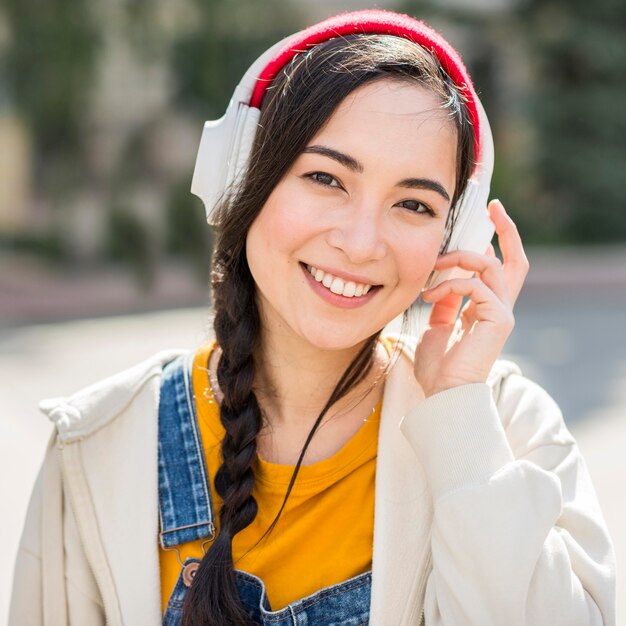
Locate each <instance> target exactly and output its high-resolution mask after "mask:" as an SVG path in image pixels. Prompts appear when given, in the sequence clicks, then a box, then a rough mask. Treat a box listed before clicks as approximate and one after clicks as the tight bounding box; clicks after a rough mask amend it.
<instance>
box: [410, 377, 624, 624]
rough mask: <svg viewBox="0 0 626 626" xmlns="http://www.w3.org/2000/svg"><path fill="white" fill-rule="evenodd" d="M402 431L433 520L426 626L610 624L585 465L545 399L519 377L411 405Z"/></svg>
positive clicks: (603, 552) (602, 534)
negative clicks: (421, 472)
mask: <svg viewBox="0 0 626 626" xmlns="http://www.w3.org/2000/svg"><path fill="white" fill-rule="evenodd" d="M401 429H402V431H403V433H404V434H405V436H406V437H407V439H408V440H409V442H410V444H411V446H412V447H413V449H414V450H415V452H416V454H417V456H418V458H419V459H420V462H421V463H422V464H423V466H424V469H425V472H426V476H427V480H428V482H429V485H430V488H431V492H432V497H433V504H434V520H433V526H432V535H431V551H432V572H431V573H430V575H429V578H428V582H427V585H426V592H425V600H424V621H425V624H426V625H427V626H474V625H475V626H479V625H480V626H489V625H493V626H502V625H504V624H506V625H507V626H553V625H554V624H564V625H568V626H578V625H580V626H583V625H585V626H589V625H604V626H613V625H614V624H615V568H614V556H613V548H612V544H611V540H610V538H609V535H608V532H607V529H606V526H605V523H604V520H603V518H602V514H601V511H600V507H599V505H598V501H597V498H596V495H595V492H594V489H593V486H592V484H591V480H590V477H589V474H588V471H587V468H586V465H585V462H584V460H583V458H582V456H581V454H580V452H579V450H578V447H577V445H576V442H575V441H574V439H573V437H572V436H571V434H570V433H569V431H568V430H567V428H566V426H565V424H564V422H563V418H562V416H561V412H560V410H559V408H558V407H557V405H556V403H555V402H554V400H552V398H551V397H550V396H549V395H548V394H547V393H546V392H545V391H544V390H543V389H542V388H541V387H539V386H538V385H536V384H534V383H532V382H531V381H529V380H528V379H526V378H525V377H523V376H522V375H521V374H519V373H512V374H511V373H509V375H508V376H506V377H505V378H504V380H503V381H502V383H501V384H500V385H499V387H498V388H497V389H496V391H494V392H492V389H491V388H490V387H489V385H487V384H482V383H478V384H470V385H463V386H461V387H456V388H453V389H449V390H446V391H443V392H440V393H438V394H435V395H433V396H431V397H429V398H427V399H426V400H424V401H423V402H422V403H420V404H419V405H418V406H416V407H415V408H414V409H413V410H412V411H411V412H410V413H409V414H408V415H407V416H406V417H405V418H404V419H403V421H402V424H401Z"/></svg>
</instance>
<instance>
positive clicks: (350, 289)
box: [342, 282, 356, 298]
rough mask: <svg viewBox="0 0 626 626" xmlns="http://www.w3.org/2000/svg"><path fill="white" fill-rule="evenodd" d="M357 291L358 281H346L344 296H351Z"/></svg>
mask: <svg viewBox="0 0 626 626" xmlns="http://www.w3.org/2000/svg"><path fill="white" fill-rule="evenodd" d="M355 293H356V283H353V282H349V283H346V285H345V287H344V288H343V291H342V294H343V295H344V296H347V297H348V298H351V297H352V296H353V295H354V294H355Z"/></svg>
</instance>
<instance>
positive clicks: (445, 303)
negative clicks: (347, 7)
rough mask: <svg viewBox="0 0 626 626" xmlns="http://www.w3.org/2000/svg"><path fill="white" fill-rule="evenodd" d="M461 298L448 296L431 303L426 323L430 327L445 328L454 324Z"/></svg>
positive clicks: (452, 295)
mask: <svg viewBox="0 0 626 626" xmlns="http://www.w3.org/2000/svg"><path fill="white" fill-rule="evenodd" d="M461 302H463V296H457V295H454V294H449V295H448V296H447V297H445V298H441V299H440V300H438V301H437V302H433V306H432V309H431V311H430V317H429V320H428V323H429V325H430V326H446V325H449V324H454V323H455V322H456V318H457V316H458V314H459V308H460V306H461Z"/></svg>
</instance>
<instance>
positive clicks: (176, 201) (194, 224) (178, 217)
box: [165, 178, 213, 284]
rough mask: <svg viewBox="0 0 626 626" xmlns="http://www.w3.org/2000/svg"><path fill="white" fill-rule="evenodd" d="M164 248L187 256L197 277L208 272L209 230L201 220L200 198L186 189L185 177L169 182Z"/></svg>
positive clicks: (203, 277)
mask: <svg viewBox="0 0 626 626" xmlns="http://www.w3.org/2000/svg"><path fill="white" fill-rule="evenodd" d="M165 232H166V250H167V251H168V252H170V253H172V254H176V255H178V256H181V257H183V258H185V259H187V260H188V261H189V262H190V264H191V267H192V269H193V271H194V272H195V273H196V275H197V277H198V280H199V281H200V282H201V283H203V284H206V283H207V282H208V280H209V275H210V263H211V248H212V244H213V237H212V231H211V229H210V228H209V226H208V225H207V223H206V221H205V211H204V206H203V205H202V202H201V201H200V200H199V199H198V198H196V197H195V196H193V195H191V194H190V193H189V180H188V179H187V178H184V179H182V180H180V181H179V182H178V183H177V184H175V185H173V186H172V189H171V192H170V196H169V198H168V201H167V214H166V221H165Z"/></svg>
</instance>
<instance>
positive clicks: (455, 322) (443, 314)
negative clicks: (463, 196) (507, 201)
mask: <svg viewBox="0 0 626 626" xmlns="http://www.w3.org/2000/svg"><path fill="white" fill-rule="evenodd" d="M488 209H489V216H490V218H491V220H492V221H493V223H494V224H495V228H496V235H497V237H498V241H499V244H500V249H501V251H502V257H503V261H500V259H498V258H497V257H496V255H495V252H494V249H493V246H492V245H491V244H489V247H488V249H487V251H486V253H485V254H478V253H475V252H469V251H463V250H457V251H455V252H450V253H448V254H443V255H441V256H440V257H439V258H438V259H437V263H436V264H435V267H434V269H435V270H443V269H448V268H451V267H455V266H458V267H461V268H463V269H466V270H470V271H473V272H475V276H473V277H472V278H455V279H450V280H446V281H444V282H442V283H441V284H439V285H437V286H436V287H434V288H432V289H427V290H425V291H424V292H423V294H422V296H423V298H424V300H426V301H427V302H432V303H433V306H432V310H431V313H430V318H429V323H428V327H427V328H426V330H425V331H424V333H423V335H422V337H421V340H420V342H419V344H418V346H417V350H416V352H415V377H416V378H417V380H418V382H419V383H420V385H421V386H422V388H423V390H424V394H425V395H426V397H428V396H430V395H433V394H434V393H437V392H439V391H443V390H445V389H450V388H451V387H456V386H459V385H465V384H468V383H477V382H485V381H486V380H487V376H488V374H489V371H490V370H491V367H492V366H493V364H494V362H495V360H496V359H497V358H498V356H499V354H500V352H501V351H502V348H503V346H504V344H505V342H506V340H507V338H508V336H509V334H510V333H511V331H512V330H513V326H514V324H515V319H514V316H513V305H514V304H515V301H516V300H517V297H518V295H519V293H520V291H521V289H522V285H523V284H524V280H525V278H526V275H527V274H528V259H527V258H526V254H525V253H524V247H523V245H522V241H521V239H520V236H519V233H518V231H517V227H516V226H515V223H514V222H513V220H512V219H511V218H510V217H509V216H508V215H507V213H506V211H505V209H504V206H503V205H502V203H501V202H500V201H499V200H492V201H491V202H490V203H489V207H488ZM464 296H467V297H468V298H469V300H468V301H467V302H466V304H465V305H464V306H463V308H462V310H461V312H460V315H459V307H460V306H461V302H462V300H463V297H464Z"/></svg>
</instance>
